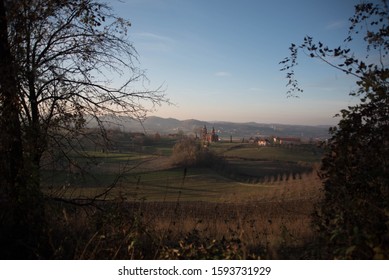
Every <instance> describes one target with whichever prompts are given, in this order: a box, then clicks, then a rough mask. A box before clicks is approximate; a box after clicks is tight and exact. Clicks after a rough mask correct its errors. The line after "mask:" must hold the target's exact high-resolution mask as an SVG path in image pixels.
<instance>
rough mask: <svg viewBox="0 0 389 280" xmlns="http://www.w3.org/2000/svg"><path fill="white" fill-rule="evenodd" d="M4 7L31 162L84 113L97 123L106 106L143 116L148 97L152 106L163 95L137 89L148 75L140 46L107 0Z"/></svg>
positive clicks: (79, 123) (115, 111) (116, 111)
mask: <svg viewBox="0 0 389 280" xmlns="http://www.w3.org/2000/svg"><path fill="white" fill-rule="evenodd" d="M9 11H10V12H9V19H10V20H9V21H10V23H9V35H10V36H9V37H10V40H11V42H10V44H11V50H12V53H13V55H14V57H15V60H16V61H15V63H16V65H17V82H18V88H19V100H20V102H21V104H22V111H21V116H20V117H21V120H22V121H23V127H24V128H25V137H26V143H27V145H28V147H27V148H28V149H27V150H28V152H29V153H30V158H31V160H32V163H33V164H34V165H35V166H36V167H38V168H39V165H40V159H41V156H42V153H43V151H45V149H46V146H47V141H48V140H50V137H52V136H53V135H54V133H55V132H56V131H58V130H59V129H60V130H69V129H74V128H80V127H82V126H83V125H84V123H85V118H86V116H93V117H94V118H96V119H97V120H98V123H100V121H99V120H100V117H101V116H102V115H104V114H108V113H109V114H113V115H118V114H119V115H124V114H126V115H128V114H129V115H131V116H132V117H134V118H142V117H144V116H145V114H146V113H147V111H148V107H147V105H150V104H146V103H145V102H149V103H151V105H152V106H154V105H156V104H160V103H161V102H165V101H167V99H166V98H165V95H164V94H163V92H161V91H159V89H157V90H147V89H144V90H135V89H134V85H135V84H136V83H137V82H139V81H142V79H144V78H145V76H144V72H143V71H142V70H141V69H139V68H137V67H136V62H137V53H136V51H135V49H134V47H133V45H132V44H131V42H129V40H128V37H127V29H128V27H130V23H129V22H128V21H126V20H124V19H122V18H119V17H116V16H115V15H114V14H113V13H112V11H111V9H110V8H109V7H108V6H107V5H105V4H102V3H100V2H99V1H94V0H63V1H54V0H49V1H46V0H33V1H27V0H22V1H16V2H15V3H9ZM112 76H117V77H120V80H122V83H121V84H120V85H119V84H118V81H117V80H119V79H117V80H116V81H115V80H111V79H112ZM138 85H139V83H138Z"/></svg>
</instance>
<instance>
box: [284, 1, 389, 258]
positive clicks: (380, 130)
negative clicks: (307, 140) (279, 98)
mask: <svg viewBox="0 0 389 280" xmlns="http://www.w3.org/2000/svg"><path fill="white" fill-rule="evenodd" d="M350 23H351V25H350V27H349V36H348V37H347V38H346V39H345V42H346V43H350V42H352V41H353V40H355V39H356V38H357V37H358V36H357V35H359V34H360V33H361V32H362V31H365V36H364V38H363V39H364V41H365V42H366V44H367V55H366V57H365V60H362V59H358V58H356V56H355V54H353V53H352V52H351V50H350V49H349V48H347V47H342V46H340V47H337V48H333V49H331V48H329V47H327V46H325V45H324V44H323V43H321V42H318V43H317V44H316V43H314V41H313V38H311V37H309V36H307V37H306V38H305V39H304V42H303V44H301V45H299V46H296V45H295V44H292V46H291V47H290V50H291V57H289V58H286V59H285V60H284V61H282V62H281V63H282V64H284V68H283V69H282V70H285V71H288V73H287V78H288V79H289V82H288V85H289V86H290V90H289V91H288V94H294V92H300V91H302V90H301V88H299V86H298V83H297V81H296V79H295V76H294V71H293V69H294V67H295V66H296V65H297V54H298V50H303V51H308V55H309V56H310V57H312V58H318V59H320V60H322V61H324V62H326V63H328V64H329V65H331V66H332V67H335V68H336V69H338V70H341V71H343V72H345V73H347V74H349V75H353V76H355V77H356V78H357V79H358V81H357V85H358V91H356V92H352V93H351V95H353V96H359V97H360V104H357V105H355V106H350V107H349V108H348V109H344V110H342V111H341V117H342V119H341V120H340V122H339V124H338V126H337V127H335V128H332V129H331V131H330V132H331V133H332V138H331V139H330V141H329V147H328V148H329V149H328V153H327V154H326V156H325V158H324V160H323V162H322V169H321V172H320V176H321V178H322V179H323V182H324V194H325V198H324V199H323V201H322V202H321V203H319V204H318V205H317V209H316V211H315V213H314V223H313V225H314V227H315V229H317V230H318V232H319V235H320V238H321V245H322V246H323V254H325V255H324V257H327V258H352V259H372V258H389V254H388V252H389V189H388V187H389V175H388V174H389V162H388V159H389V141H388V139H389V68H388V60H387V59H388V56H387V55H388V52H389V43H388V42H389V40H388V39H389V38H388V37H389V8H388V3H387V1H385V0H384V1H381V3H380V4H373V3H363V4H359V5H356V6H355V14H354V16H353V17H351V18H350ZM334 58H335V59H340V60H341V63H339V64H336V63H334V62H333V59H334Z"/></svg>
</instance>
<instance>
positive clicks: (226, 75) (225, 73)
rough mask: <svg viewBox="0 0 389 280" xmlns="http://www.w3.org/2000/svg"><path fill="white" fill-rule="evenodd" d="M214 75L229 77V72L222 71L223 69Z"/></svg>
mask: <svg viewBox="0 0 389 280" xmlns="http://www.w3.org/2000/svg"><path fill="white" fill-rule="evenodd" d="M215 76H216V77H230V76H231V73H229V72H224V71H219V72H216V73H215Z"/></svg>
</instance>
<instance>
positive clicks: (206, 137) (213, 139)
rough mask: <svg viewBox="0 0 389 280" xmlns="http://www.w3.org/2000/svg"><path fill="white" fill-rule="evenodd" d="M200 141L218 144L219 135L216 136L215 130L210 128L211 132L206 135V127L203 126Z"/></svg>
mask: <svg viewBox="0 0 389 280" xmlns="http://www.w3.org/2000/svg"><path fill="white" fill-rule="evenodd" d="M201 140H203V142H208V143H212V142H218V141H219V135H217V134H216V132H215V128H214V127H213V128H212V132H211V133H208V131H207V127H206V125H204V127H203V130H202V131H201Z"/></svg>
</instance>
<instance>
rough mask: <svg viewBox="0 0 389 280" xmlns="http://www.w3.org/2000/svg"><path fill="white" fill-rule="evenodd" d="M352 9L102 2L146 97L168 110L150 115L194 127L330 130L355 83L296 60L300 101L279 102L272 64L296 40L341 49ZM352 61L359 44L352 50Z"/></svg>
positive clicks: (343, 1)
mask: <svg viewBox="0 0 389 280" xmlns="http://www.w3.org/2000/svg"><path fill="white" fill-rule="evenodd" d="M359 2H360V1H358V0H326V1H323V0H301V1H300V0H295V1H291V0H267V1H263V0H239V1H237V0H232V1H230V0H120V1H119V0H111V1H110V2H109V3H110V4H111V5H112V7H113V9H114V12H115V13H116V14H117V15H119V16H121V17H123V18H126V19H128V20H129V21H130V22H131V24H132V26H131V28H130V29H129V33H128V36H129V40H130V41H131V42H132V43H133V45H134V47H135V49H136V50H137V52H138V54H139V63H140V67H141V68H143V69H145V70H146V75H147V77H148V79H149V84H147V86H148V88H150V89H152V88H158V87H159V86H162V88H163V89H164V90H165V94H166V96H167V97H168V98H169V100H170V101H171V102H172V103H173V104H174V105H167V104H163V105H162V106H161V107H157V108H156V110H155V111H154V112H152V113H151V114H152V115H156V116H160V117H166V118H169V117H171V118H177V119H180V120H185V119H198V120H204V121H233V122H252V121H253V122H259V123H282V124H303V125H334V124H336V123H337V122H338V121H339V118H334V115H335V114H336V113H338V112H339V110H340V109H343V108H347V106H350V105H352V104H354V103H355V102H356V101H357V100H355V97H354V98H353V97H350V96H349V92H350V91H352V90H354V89H356V85H355V80H354V79H353V78H352V77H351V76H347V75H346V74H343V73H341V72H339V71H338V70H335V69H333V68H331V67H330V66H328V65H326V64H324V63H323V62H320V61H318V60H314V59H310V58H308V57H307V56H306V55H304V54H303V53H301V55H300V58H299V66H298V67H297V68H296V69H295V70H296V77H297V79H298V80H299V83H300V85H301V87H302V88H303V89H304V92H303V93H302V94H300V96H299V98H288V97H287V94H286V92H287V87H286V84H287V79H286V78H285V76H286V73H285V72H281V71H280V68H281V65H280V64H279V62H280V61H281V60H283V59H284V58H285V57H287V56H288V55H289V47H290V45H291V43H295V44H299V43H301V42H302V41H303V38H304V36H306V35H309V36H311V37H313V38H314V39H317V40H320V41H322V42H324V43H326V44H327V45H328V46H330V47H337V46H339V45H341V44H343V40H344V39H345V38H346V37H347V35H348V24H349V22H348V19H349V18H350V17H351V16H352V15H353V13H354V5H356V4H358V3H359ZM352 47H353V50H354V49H355V50H356V51H357V52H359V51H362V44H361V45H355V46H352Z"/></svg>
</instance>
